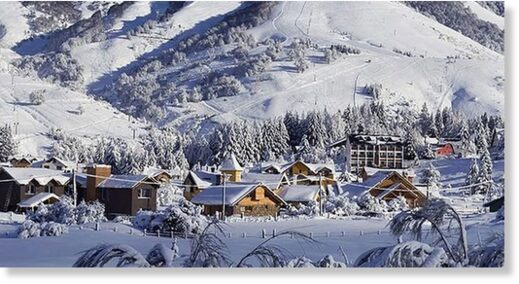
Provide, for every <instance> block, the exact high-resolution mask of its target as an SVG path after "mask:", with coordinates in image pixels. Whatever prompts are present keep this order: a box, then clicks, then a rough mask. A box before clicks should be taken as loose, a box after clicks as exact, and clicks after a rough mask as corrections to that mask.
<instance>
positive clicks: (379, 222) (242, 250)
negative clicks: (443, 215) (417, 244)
mask: <svg viewBox="0 0 519 284" xmlns="http://www.w3.org/2000/svg"><path fill="white" fill-rule="evenodd" d="M492 217H493V216H492V214H488V216H483V218H482V217H481V216H480V217H478V218H469V219H465V222H466V223H467V224H468V226H467V230H468V239H469V243H470V244H475V243H477V242H478V241H479V238H481V239H483V240H484V239H485V238H487V237H490V236H492V235H493V234H494V233H495V232H502V231H503V224H502V223H498V224H491V223H489V222H487V221H481V220H483V219H486V218H492ZM387 222H388V220H383V219H366V218H356V219H343V220H335V219H322V218H314V219H309V220H294V219H291V220H280V221H278V222H274V221H269V222H259V221H258V222H231V223H227V224H226V225H224V228H225V230H226V237H225V238H224V242H225V244H226V245H227V247H228V252H229V255H230V257H231V259H232V260H233V261H234V262H237V261H238V260H239V259H240V258H241V257H243V256H244V255H245V254H246V253H247V252H249V251H251V250H252V249H253V248H254V247H256V246H257V245H258V244H259V243H261V242H262V241H264V239H263V238H262V237H261V232H262V230H263V229H264V230H266V232H267V234H270V235H271V234H272V232H273V230H274V229H275V230H276V232H277V233H280V232H282V231H297V232H301V233H304V234H306V235H308V236H309V235H310V233H312V234H313V237H314V239H315V241H316V242H307V241H302V240H299V239H291V238H290V237H289V236H284V237H281V238H279V239H276V240H275V241H274V244H277V245H279V246H281V247H283V248H284V249H286V250H288V251H289V252H290V254H292V255H293V256H294V257H295V256H303V255H304V256H306V257H307V258H310V259H313V260H319V259H321V258H322V257H324V256H325V255H327V254H330V255H332V256H333V257H334V258H335V259H336V260H339V261H344V258H343V256H342V253H341V251H340V247H342V249H343V250H344V251H345V252H346V254H347V257H348V258H349V261H351V262H353V261H354V260H355V259H356V258H357V257H358V256H359V255H360V254H361V253H363V252H365V251H366V250H368V249H371V248H374V247H378V246H389V245H393V244H395V243H396V238H395V237H394V236H392V235H391V234H389V232H388V229H387V228H386V224H387ZM114 227H116V228H117V229H116V230H117V231H116V232H115V231H114ZM16 228H17V226H15V225H2V224H0V251H2V254H0V266H7V267H27V266H33V267H34V266H36V267H70V266H71V265H72V264H73V263H74V261H75V260H76V259H77V258H78V257H79V254H80V253H81V252H82V251H84V250H86V249H89V248H91V247H94V246H96V245H97V244H101V243H110V244H128V245H130V246H132V247H134V248H135V249H137V250H138V251H139V252H141V253H143V254H146V253H147V252H148V251H149V250H150V249H151V248H152V247H153V246H154V245H155V244H157V243H163V244H165V245H167V246H170V245H171V241H172V240H171V238H169V237H160V238H159V237H156V236H143V234H142V232H140V231H137V230H136V229H131V227H128V226H126V225H122V224H114V223H103V224H102V225H101V230H100V231H95V230H93V226H92V225H90V226H88V225H87V226H84V227H83V229H82V230H79V228H78V227H77V226H74V227H71V228H70V232H69V233H68V234H65V235H62V236H59V237H39V238H30V239H24V240H20V239H17V238H14V232H15V230H16ZM130 231H132V233H133V234H130ZM379 231H380V232H379ZM343 232H344V236H343ZM244 233H245V237H243V236H244V235H243V234H244ZM478 235H479V237H478ZM190 242H191V241H190V240H189V239H183V238H179V239H178V246H179V248H180V254H181V255H183V257H181V258H178V259H177V260H176V261H175V266H181V265H182V262H183V260H184V259H185V256H186V255H188V254H189V253H190Z"/></svg>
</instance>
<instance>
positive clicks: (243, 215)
mask: <svg viewBox="0 0 519 284" xmlns="http://www.w3.org/2000/svg"><path fill="white" fill-rule="evenodd" d="M240 217H241V219H242V220H243V219H244V218H245V214H244V213H243V212H241V214H240Z"/></svg>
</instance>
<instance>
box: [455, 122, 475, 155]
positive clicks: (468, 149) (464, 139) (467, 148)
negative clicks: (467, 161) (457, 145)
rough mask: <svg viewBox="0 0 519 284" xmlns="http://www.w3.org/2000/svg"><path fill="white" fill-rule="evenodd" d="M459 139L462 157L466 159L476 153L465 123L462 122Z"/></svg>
mask: <svg viewBox="0 0 519 284" xmlns="http://www.w3.org/2000/svg"><path fill="white" fill-rule="evenodd" d="M459 136H460V139H461V155H462V157H468V156H470V155H473V154H475V153H476V149H475V148H476V146H475V145H474V142H472V139H471V137H470V133H469V129H468V126H467V123H466V122H462V126H461V130H460V133H459Z"/></svg>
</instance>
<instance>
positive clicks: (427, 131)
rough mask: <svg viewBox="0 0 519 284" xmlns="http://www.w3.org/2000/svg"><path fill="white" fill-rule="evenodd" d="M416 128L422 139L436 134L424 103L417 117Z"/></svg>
mask: <svg viewBox="0 0 519 284" xmlns="http://www.w3.org/2000/svg"><path fill="white" fill-rule="evenodd" d="M418 127H419V128H420V131H421V132H422V136H424V137H425V136H428V135H431V134H433V133H435V132H436V131H435V130H436V127H435V125H434V121H433V118H432V116H431V115H430V113H429V109H428V108H427V104H426V103H424V104H423V106H422V110H421V111H420V115H419V117H418Z"/></svg>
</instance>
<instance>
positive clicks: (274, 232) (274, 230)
mask: <svg viewBox="0 0 519 284" xmlns="http://www.w3.org/2000/svg"><path fill="white" fill-rule="evenodd" d="M276 233H277V232H276V229H275V228H274V229H272V237H275V236H276V235H277V234H276Z"/></svg>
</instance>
